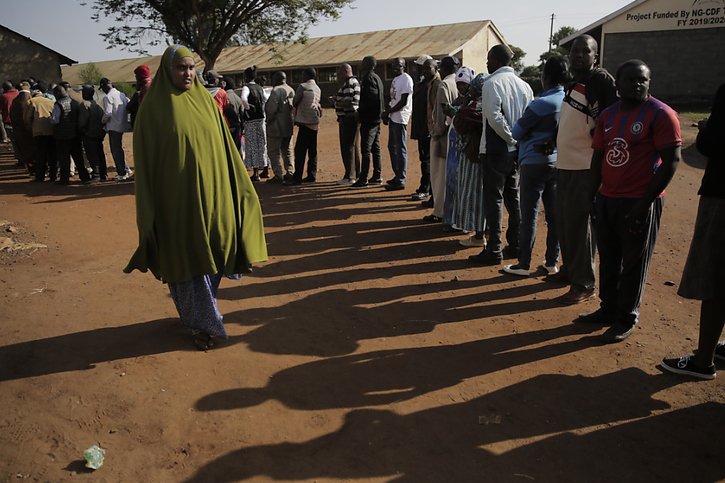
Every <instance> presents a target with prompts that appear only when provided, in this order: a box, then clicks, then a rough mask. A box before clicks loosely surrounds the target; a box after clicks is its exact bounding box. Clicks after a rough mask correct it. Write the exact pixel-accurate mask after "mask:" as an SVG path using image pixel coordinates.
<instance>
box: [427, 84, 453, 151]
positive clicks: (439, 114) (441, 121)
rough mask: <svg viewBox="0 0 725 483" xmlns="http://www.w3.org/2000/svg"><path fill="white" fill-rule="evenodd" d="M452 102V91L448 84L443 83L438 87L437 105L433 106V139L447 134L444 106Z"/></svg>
mask: <svg viewBox="0 0 725 483" xmlns="http://www.w3.org/2000/svg"><path fill="white" fill-rule="evenodd" d="M450 101H451V91H450V89H449V87H448V84H446V83H445V82H442V81H441V83H440V84H439V85H438V92H437V93H436V100H435V104H434V105H433V130H431V132H430V135H431V136H432V137H441V136H444V135H445V134H446V127H447V126H446V113H445V112H444V109H443V108H444V106H445V105H446V104H449V103H450Z"/></svg>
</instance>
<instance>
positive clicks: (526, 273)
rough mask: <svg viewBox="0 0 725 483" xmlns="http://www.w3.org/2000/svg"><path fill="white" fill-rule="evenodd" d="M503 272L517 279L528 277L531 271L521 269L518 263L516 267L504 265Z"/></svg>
mask: <svg viewBox="0 0 725 483" xmlns="http://www.w3.org/2000/svg"><path fill="white" fill-rule="evenodd" d="M503 271H504V272H506V273H510V274H511V275H518V276H519V277H528V276H529V275H531V270H527V269H526V268H522V267H521V266H520V265H519V264H518V263H517V264H516V265H504V266H503Z"/></svg>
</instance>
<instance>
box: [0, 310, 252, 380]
mask: <svg viewBox="0 0 725 483" xmlns="http://www.w3.org/2000/svg"><path fill="white" fill-rule="evenodd" d="M237 342H239V337H230V338H229V340H228V341H226V342H225V343H224V346H226V345H232V344H235V343H237ZM196 350H197V349H196V348H195V347H194V345H193V343H192V339H191V336H190V335H189V329H188V328H185V327H183V326H182V325H181V324H180V323H179V319H178V318H167V319H159V320H153V321H150V322H141V323H137V324H131V325H124V326H119V327H108V328H103V329H93V330H87V331H84V332H75V333H72V334H65V335H60V336H57V337H48V338H46V339H37V340H31V341H28V342H19V343H17V344H10V345H6V346H3V347H0V381H7V380H13V379H23V378H26V377H34V376H43V375H48V374H56V373H59V372H68V371H84V370H88V369H93V368H94V367H95V365H96V364H97V363H101V362H108V361H115V360H120V359H129V358H133V357H139V356H145V355H152V354H163V353H166V352H173V351H196Z"/></svg>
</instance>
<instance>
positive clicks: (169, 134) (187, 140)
mask: <svg viewBox="0 0 725 483" xmlns="http://www.w3.org/2000/svg"><path fill="white" fill-rule="evenodd" d="M133 152H134V158H135V165H136V222H137V224H138V231H139V246H138V249H137V250H136V253H134V255H133V257H131V261H130V262H129V263H128V266H127V267H126V268H125V269H124V271H125V272H126V273H130V272H131V271H133V270H134V269H138V270H140V271H142V272H146V271H147V270H151V272H152V273H153V274H154V275H155V276H156V278H158V279H159V280H161V281H163V282H165V283H168V285H169V290H170V292H171V296H172V298H173V299H174V303H175V304H176V308H177V310H178V311H179V315H180V317H181V322H182V323H183V324H184V325H186V326H188V327H190V328H191V329H192V334H193V335H194V343H195V344H196V346H197V347H198V348H199V349H202V350H206V349H210V348H211V347H213V346H214V339H215V338H224V339H226V337H227V334H226V331H225V330H224V325H223V324H222V316H221V314H220V313H219V310H218V308H217V303H216V292H217V288H218V287H219V282H220V281H221V278H222V277H223V276H226V277H229V278H235V279H238V278H239V277H240V276H241V275H240V274H241V273H244V272H249V271H250V270H251V265H252V263H255V262H261V261H265V260H266V259H267V247H266V243H265V239H264V226H263V224H262V211H261V208H260V206H259V199H258V198H257V194H256V192H255V191H254V188H253V186H252V183H251V181H250V179H249V175H248V174H247V171H246V170H245V169H244V168H243V166H244V164H243V163H242V159H241V157H240V155H239V151H237V149H236V147H235V145H234V140H233V139H232V137H231V134H230V133H229V129H228V128H227V127H226V123H225V122H224V120H223V118H222V115H221V113H220V112H219V109H218V108H217V106H216V104H215V103H214V100H213V99H212V97H211V96H210V95H209V93H208V92H207V91H206V89H204V87H203V86H202V85H201V83H200V82H199V80H198V79H197V77H196V66H195V63H194V58H193V54H192V53H191V51H190V50H189V49H188V48H186V47H183V46H180V45H174V46H171V47H169V48H168V49H166V52H164V55H163V57H162V59H161V64H160V65H159V69H158V71H157V72H156V76H155V77H154V81H153V83H152V85H151V89H149V91H148V93H147V94H146V96H145V97H144V102H143V104H142V105H141V108H140V109H139V111H138V115H137V117H136V122H135V124H134V135H133ZM240 168H241V169H240Z"/></svg>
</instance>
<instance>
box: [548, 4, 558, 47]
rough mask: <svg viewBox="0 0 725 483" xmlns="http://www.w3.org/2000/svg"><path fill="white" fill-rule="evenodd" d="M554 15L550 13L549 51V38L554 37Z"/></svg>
mask: <svg viewBox="0 0 725 483" xmlns="http://www.w3.org/2000/svg"><path fill="white" fill-rule="evenodd" d="M555 18H556V17H555V16H554V14H553V13H552V14H551V27H549V52H551V40H552V39H553V38H554V19H555Z"/></svg>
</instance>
